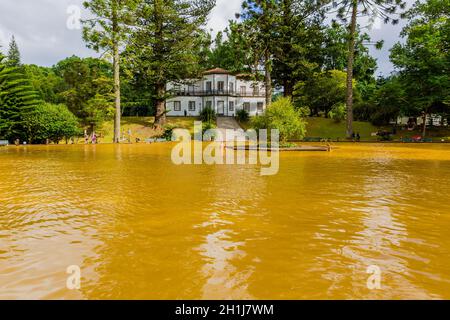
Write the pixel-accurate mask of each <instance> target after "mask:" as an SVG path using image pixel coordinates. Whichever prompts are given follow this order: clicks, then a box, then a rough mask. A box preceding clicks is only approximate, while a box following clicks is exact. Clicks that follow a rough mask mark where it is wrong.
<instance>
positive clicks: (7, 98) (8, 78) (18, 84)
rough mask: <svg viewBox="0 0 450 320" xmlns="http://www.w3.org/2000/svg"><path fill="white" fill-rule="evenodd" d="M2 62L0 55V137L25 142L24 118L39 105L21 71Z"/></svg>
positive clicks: (34, 93) (2, 58)
mask: <svg viewBox="0 0 450 320" xmlns="http://www.w3.org/2000/svg"><path fill="white" fill-rule="evenodd" d="M4 60H5V59H4V57H3V56H2V55H1V54H0V137H2V138H6V139H8V140H15V139H21V140H26V139H27V135H26V133H25V130H24V117H25V116H26V115H27V114H29V113H31V112H33V110H34V108H35V106H36V104H37V103H39V99H38V95H37V94H36V92H35V91H34V90H33V88H32V87H31V85H30V83H29V81H28V79H27V78H26V77H25V76H24V75H23V74H22V73H21V71H20V70H19V69H17V68H15V67H8V66H7V65H6V64H5V62H4Z"/></svg>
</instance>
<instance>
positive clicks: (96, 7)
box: [83, 0, 138, 143]
mask: <svg viewBox="0 0 450 320" xmlns="http://www.w3.org/2000/svg"><path fill="white" fill-rule="evenodd" d="M137 2H138V1H137V0H90V1H86V2H84V6H85V7H86V8H87V9H89V10H90V11H91V13H92V14H93V15H94V17H93V18H92V19H89V20H85V21H83V23H84V29H83V38H84V39H85V41H86V42H87V45H88V47H89V48H92V49H94V50H96V51H99V50H100V49H103V50H105V52H107V53H109V54H110V55H112V58H113V68H114V96H115V103H114V104H115V110H116V111H115V118H114V142H115V143H118V142H119V139H120V118H121V106H120V50H121V48H123V43H124V41H125V40H126V39H127V38H128V37H129V34H130V26H131V25H132V24H133V21H134V17H135V8H136V5H137Z"/></svg>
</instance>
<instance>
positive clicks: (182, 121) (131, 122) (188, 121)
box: [98, 117, 198, 143]
mask: <svg viewBox="0 0 450 320" xmlns="http://www.w3.org/2000/svg"><path fill="white" fill-rule="evenodd" d="M154 120H155V118H154V117H123V118H122V121H121V128H122V132H123V133H124V135H125V137H126V138H128V130H131V139H132V142H134V141H135V139H136V138H139V139H141V141H144V140H145V139H148V138H152V137H155V136H158V135H159V134H160V133H161V132H158V131H157V130H155V129H154V128H153V122H154ZM196 120H198V119H197V118H195V117H167V125H171V126H175V127H177V128H181V129H188V130H190V131H191V133H192V132H193V131H194V121H196ZM98 133H99V134H100V135H101V137H100V142H103V143H110V142H112V141H113V136H114V121H113V120H111V121H107V122H105V123H104V124H103V126H102V128H101V129H100V130H98Z"/></svg>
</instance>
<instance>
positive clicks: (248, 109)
mask: <svg viewBox="0 0 450 320" xmlns="http://www.w3.org/2000/svg"><path fill="white" fill-rule="evenodd" d="M244 110H245V111H247V112H250V102H244Z"/></svg>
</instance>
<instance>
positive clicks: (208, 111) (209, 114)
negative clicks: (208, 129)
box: [200, 107, 217, 123]
mask: <svg viewBox="0 0 450 320" xmlns="http://www.w3.org/2000/svg"><path fill="white" fill-rule="evenodd" d="M216 119H217V114H216V111H215V110H214V109H213V108H211V107H205V108H203V109H202V111H201V112H200V120H201V121H203V122H207V123H211V122H214V121H216Z"/></svg>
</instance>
